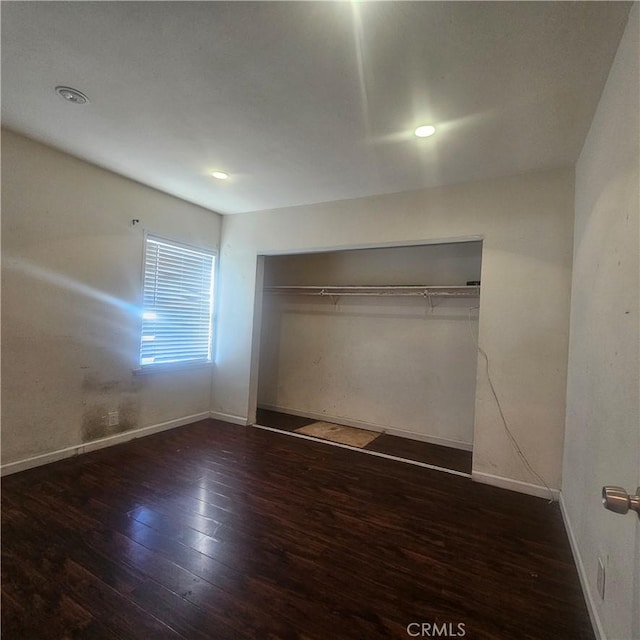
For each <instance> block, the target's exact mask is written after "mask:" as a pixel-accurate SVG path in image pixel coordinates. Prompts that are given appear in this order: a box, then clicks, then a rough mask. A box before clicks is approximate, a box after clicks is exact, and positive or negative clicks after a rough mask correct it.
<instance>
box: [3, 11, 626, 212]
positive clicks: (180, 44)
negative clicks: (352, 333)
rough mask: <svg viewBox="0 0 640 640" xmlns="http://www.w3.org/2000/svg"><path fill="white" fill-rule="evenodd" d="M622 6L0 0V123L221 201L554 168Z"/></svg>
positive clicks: (583, 111) (219, 205)
mask: <svg viewBox="0 0 640 640" xmlns="http://www.w3.org/2000/svg"><path fill="white" fill-rule="evenodd" d="M629 8H630V3H619V2H496V3H493V2H468V3H467V2H299V3H296V2H255V3H253V2H246V3H245V2H3V3H2V117H3V123H4V125H5V126H7V127H9V128H11V129H14V130H15V131H18V132H22V133H24V134H26V135H28V136H31V137H33V138H36V139H38V140H42V141H44V142H47V143H49V144H51V145H53V146H55V147H59V148H60V149H63V150H65V151H67V152H69V153H71V154H74V155H76V156H79V157H81V158H84V159H86V160H88V161H90V162H93V163H95V164H98V165H100V166H103V167H106V168H108V169H111V170H113V171H115V172H117V173H120V174H123V175H125V176H128V177H131V178H133V179H135V180H138V181H140V182H142V183H145V184H148V185H151V186H154V187H157V188H158V189H161V190H163V191H166V192H168V193H171V194H174V195H176V196H179V197H181V198H184V199H185V200H189V201H191V202H195V203H197V204H201V205H203V206H205V207H208V208H209V209H213V210H215V211H218V212H220V213H238V212H244V211H252V210H260V209H270V208H275V207H285V206H291V205H300V204H308V203H312V202H322V201H329V200H338V199H343V198H355V197H360V196H366V195H372V194H379V193H391V192H397V191H406V190H412V189H419V188H423V187H429V186H435V185H441V184H451V183H454V182H463V181H467V180H476V179H481V178H487V177H492V176H497V175H509V174H514V173H521V172H525V171H530V170H537V169H544V168H552V167H558V166H566V165H569V164H572V163H573V162H575V160H576V158H577V156H578V154H579V152H580V148H581V146H582V142H583V140H584V138H585V135H586V133H587V130H588V128H589V124H590V122H591V117H592V115H593V112H594V110H595V107H596V104H597V101H598V98H599V96H600V93H601V91H602V87H603V85H604V82H605V80H606V76H607V73H608V70H609V67H610V64H611V62H612V60H613V56H614V54H615V50H616V47H617V44H618V41H619V39H620V36H621V34H622V31H623V29H624V25H625V22H626V18H627V14H628V11H629ZM56 85H68V86H72V87H75V88H77V89H79V90H81V91H83V92H84V93H86V94H87V95H88V96H89V98H90V101H91V102H90V104H88V105H86V106H82V107H81V106H77V105H72V104H68V103H66V102H64V101H63V100H62V99H61V98H60V97H58V96H57V95H56V94H55V93H54V87H55V86H56ZM423 123H428V124H434V125H435V126H436V127H437V133H436V135H435V136H434V137H432V138H426V139H417V138H415V137H414V136H413V134H412V131H413V129H414V128H415V126H417V125H419V124H423ZM213 169H222V170H225V171H227V172H229V173H230V174H231V176H232V177H231V179H229V180H227V181H226V182H219V181H216V180H214V179H213V178H211V177H210V176H209V175H208V170H213Z"/></svg>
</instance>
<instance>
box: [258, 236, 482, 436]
mask: <svg viewBox="0 0 640 640" xmlns="http://www.w3.org/2000/svg"><path fill="white" fill-rule="evenodd" d="M481 257H482V245H481V243H480V242H465V243H456V244H432V245H425V246H418V247H397V248H386V249H365V250H360V251H335V252H330V253H317V254H302V255H294V256H271V257H268V258H267V259H266V260H265V283H269V284H279V285H295V284H298V285H319V286H326V285H340V286H345V285H407V284H423V285H429V284H430V285H460V284H462V285H464V284H465V283H466V282H467V280H479V279H480V270H481ZM478 304H479V299H478V298H477V297H473V298H464V299H455V300H454V299H447V298H434V299H433V301H432V304H430V303H429V302H428V301H427V300H426V299H425V298H423V297H410V298H399V297H386V296H385V297H359V296H358V297H348V296H344V297H340V298H338V299H335V300H334V299H332V298H328V297H324V298H318V297H308V296H290V295H288V296H282V295H266V296H265V299H264V305H263V321H262V340H261V353H260V376H259V391H258V403H259V404H260V405H261V406H266V407H268V408H278V409H280V410H283V411H285V412H293V413H301V414H304V415H310V416H312V417H314V416H319V417H321V418H322V419H327V420H331V421H333V422H339V423H342V424H353V425H355V426H362V427H367V428H372V429H377V430H380V429H383V430H385V431H387V432H390V433H396V434H398V435H404V436H407V437H413V438H417V439H422V440H427V441H430V442H435V443H437V444H447V445H449V446H457V447H461V448H469V447H470V446H471V443H472V442H473V413H474V404H475V388H476V361H477V357H476V349H475V342H474V340H475V335H476V334H477V307H478ZM470 312H471V313H470ZM416 389H419V391H420V392H419V393H416Z"/></svg>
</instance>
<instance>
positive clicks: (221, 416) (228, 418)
mask: <svg viewBox="0 0 640 640" xmlns="http://www.w3.org/2000/svg"><path fill="white" fill-rule="evenodd" d="M209 417H210V418H213V419H214V420H222V422H230V423H231V424H239V425H242V426H243V427H246V426H247V425H248V424H249V421H248V420H247V419H246V418H243V417H242V416H234V415H232V414H230V413H220V412H219V411H209Z"/></svg>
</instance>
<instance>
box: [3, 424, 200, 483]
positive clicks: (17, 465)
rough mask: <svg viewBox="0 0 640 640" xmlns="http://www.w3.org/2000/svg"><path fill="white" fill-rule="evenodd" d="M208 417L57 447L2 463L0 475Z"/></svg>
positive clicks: (157, 425) (156, 425) (158, 425)
mask: <svg viewBox="0 0 640 640" xmlns="http://www.w3.org/2000/svg"><path fill="white" fill-rule="evenodd" d="M208 417H209V412H208V411H205V412H203V413H194V414H193V415H190V416H184V417H183V418H176V419H175V420H168V421H167V422H160V423H159V424H154V425H151V426H149V427H142V428H141V429H133V430H131V431H124V432H123V433H117V434H115V435H113V436H108V437H107V438H100V439H99V440H92V441H91V442H85V443H83V444H78V445H74V446H72V447H66V448H64V449H57V450H56V451H50V452H48V453H42V454H40V455H37V456H31V457H30V458H24V459H23V460H17V461H16V462H9V463H7V464H3V465H2V466H1V467H0V475H2V476H6V475H9V474H11V473H18V472H19V471H26V470H27V469H33V468H34V467H39V466H41V465H44V464H49V463H51V462H56V461H58V460H63V459H64V458H71V457H73V456H77V455H80V454H82V453H89V451H97V450H98V449H104V448H106V447H112V446H113V445H115V444H120V443H122V442H128V441H129V440H135V439H136V438H144V437H145V436H150V435H152V434H154V433H160V432H161V431H168V430H169V429H175V428H176V427H182V426H183V425H185V424H190V423H191V422H197V421H198V420H206V419H207V418H208Z"/></svg>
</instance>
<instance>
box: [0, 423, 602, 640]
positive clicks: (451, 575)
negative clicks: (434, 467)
mask: <svg viewBox="0 0 640 640" xmlns="http://www.w3.org/2000/svg"><path fill="white" fill-rule="evenodd" d="M416 622H417V623H430V624H433V623H437V624H438V625H443V624H446V625H448V624H451V625H453V627H451V628H450V629H449V630H450V631H453V632H456V633H458V632H459V631H460V629H461V627H458V626H457V625H458V624H463V625H465V626H464V631H465V635H464V637H465V638H470V639H473V640H482V639H486V640H488V639H493V640H497V639H499V640H528V639H536V640H542V639H546V638H548V639H549V640H573V639H589V640H591V639H592V638H593V635H592V632H591V629H590V625H589V620H588V616H587V611H586V608H585V605H584V601H583V598H582V594H581V591H580V586H579V583H578V577H577V574H576V570H575V567H574V564H573V561H572V558H571V552H570V549H569V546H568V543H567V539H566V535H565V532H564V529H563V525H562V521H561V517H560V513H559V510H558V506H557V504H548V503H547V502H546V501H545V500H542V499H537V498H531V497H527V496H522V495H519V494H516V493H511V492H508V491H505V490H501V489H497V488H493V487H488V486H486V485H481V484H475V483H473V482H471V481H470V480H469V479H467V478H463V477H458V476H452V475H449V474H444V473H440V472H437V471H431V470H428V469H424V468H420V467H415V466H412V465H407V464H403V463H400V462H394V461H391V460H386V459H382V458H377V457H374V456H367V455H362V454H360V453H357V452H353V451H349V450H346V449H340V448H335V447H328V446H326V445H325V444H321V443H316V442H313V441H309V440H303V439H299V438H292V437H290V436H287V435H284V434H282V435H281V434H277V433H273V432H268V431H264V430H260V429H256V428H252V427H238V426H232V425H228V424H225V423H221V422H217V421H213V420H207V421H203V422H199V423H196V424H193V425H189V426H186V427H181V428H177V429H173V430H171V431H167V432H164V433H161V434H157V435H154V436H150V437H147V438H143V439H139V440H134V441H131V442H129V443H126V444H123V445H119V446H115V447H112V448H110V449H103V450H101V451H97V452H94V453H90V454H86V455H83V456H78V457H76V458H72V459H68V460H65V461H61V462H57V463H54V464H51V465H48V466H45V467H40V468H38V469H33V470H30V471H26V472H23V473H20V474H15V475H12V476H8V477H6V478H5V479H4V481H3V486H2V636H3V638H7V639H8V640H10V639H25V640H31V639H34V640H41V639H48V638H52V639H53V638H56V639H58V638H91V639H102V638H121V639H122V638H124V639H127V640H129V639H132V640H133V639H137V638H140V639H144V640H151V639H153V640H156V639H160V638H185V639H188V640H191V639H198V638H203V639H204V638H207V639H222V640H226V639H234V640H236V639H243V638H250V639H262V638H265V639H275V638H283V639H292V640H293V639H299V640H303V639H305V640H310V639H314V640H333V639H342V638H344V639H346V640H365V639H366V640H376V639H382V638H404V639H406V638H409V637H411V636H409V635H408V633H407V625H409V624H410V623H416ZM439 628H440V629H441V628H442V627H439ZM447 628H448V627H447ZM416 629H417V627H415V626H414V627H412V628H411V630H412V631H414V632H415V630H416ZM440 637H442V636H440ZM449 637H456V636H452V635H451V634H450V636H449ZM457 637H461V636H457Z"/></svg>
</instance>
